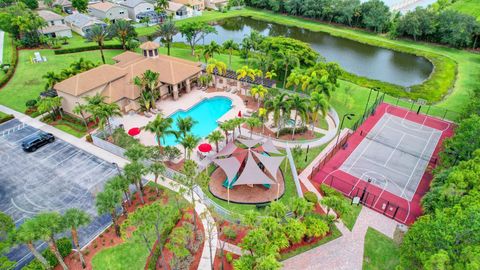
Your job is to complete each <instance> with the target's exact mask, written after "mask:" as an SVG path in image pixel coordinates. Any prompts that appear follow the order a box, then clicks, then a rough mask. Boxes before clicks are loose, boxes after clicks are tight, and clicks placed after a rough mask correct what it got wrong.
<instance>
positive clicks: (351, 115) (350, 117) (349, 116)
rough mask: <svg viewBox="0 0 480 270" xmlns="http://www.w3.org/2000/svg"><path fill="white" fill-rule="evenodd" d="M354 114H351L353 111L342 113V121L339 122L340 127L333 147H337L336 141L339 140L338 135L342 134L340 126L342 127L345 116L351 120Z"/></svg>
mask: <svg viewBox="0 0 480 270" xmlns="http://www.w3.org/2000/svg"><path fill="white" fill-rule="evenodd" d="M354 116H355V114H353V113H346V114H344V115H343V117H342V122H340V129H339V132H338V136H337V142H336V143H335V148H337V145H338V141H339V140H340V135H342V128H343V123H344V122H345V118H347V119H348V120H352V117H354ZM335 148H334V149H335Z"/></svg>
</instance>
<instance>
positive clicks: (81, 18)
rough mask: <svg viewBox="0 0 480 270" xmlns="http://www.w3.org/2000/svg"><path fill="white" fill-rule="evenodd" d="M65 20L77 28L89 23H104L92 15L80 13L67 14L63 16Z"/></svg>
mask: <svg viewBox="0 0 480 270" xmlns="http://www.w3.org/2000/svg"><path fill="white" fill-rule="evenodd" d="M65 21H66V22H68V23H71V24H73V25H75V26H77V27H79V28H82V27H84V26H87V25H90V24H105V23H104V22H102V21H100V20H98V19H96V18H94V17H91V16H88V15H85V14H82V13H75V14H72V15H69V16H67V17H65Z"/></svg>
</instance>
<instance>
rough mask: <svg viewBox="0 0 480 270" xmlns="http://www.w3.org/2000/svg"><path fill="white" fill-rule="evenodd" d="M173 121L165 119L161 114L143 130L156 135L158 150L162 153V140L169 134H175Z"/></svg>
mask: <svg viewBox="0 0 480 270" xmlns="http://www.w3.org/2000/svg"><path fill="white" fill-rule="evenodd" d="M172 123H173V120H172V119H171V118H164V117H163V116H162V115H161V114H157V117H155V119H154V120H153V121H150V122H148V124H147V125H146V126H144V127H143V128H142V129H143V130H146V131H150V132H152V133H153V134H155V138H156V139H155V140H156V141H157V144H158V148H159V149H160V151H162V143H161V140H162V139H164V137H165V136H166V135H168V134H173V130H172V129H171V127H172Z"/></svg>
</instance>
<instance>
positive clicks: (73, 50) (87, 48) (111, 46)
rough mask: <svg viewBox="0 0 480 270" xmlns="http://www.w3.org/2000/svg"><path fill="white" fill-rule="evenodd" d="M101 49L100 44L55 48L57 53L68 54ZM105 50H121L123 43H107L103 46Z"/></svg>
mask: <svg viewBox="0 0 480 270" xmlns="http://www.w3.org/2000/svg"><path fill="white" fill-rule="evenodd" d="M98 49H100V47H98V45H91V46H84V47H78V48H69V49H59V50H54V52H55V54H67V53H77V52H85V51H95V50H98ZM103 49H104V50H121V49H123V48H122V45H121V44H106V45H104V46H103Z"/></svg>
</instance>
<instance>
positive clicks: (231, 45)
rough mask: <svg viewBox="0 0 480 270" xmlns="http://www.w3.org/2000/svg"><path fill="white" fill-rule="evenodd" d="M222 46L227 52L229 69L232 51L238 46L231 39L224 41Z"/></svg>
mask: <svg viewBox="0 0 480 270" xmlns="http://www.w3.org/2000/svg"><path fill="white" fill-rule="evenodd" d="M222 46H223V49H224V50H225V51H228V68H231V67H232V54H233V51H235V50H238V49H239V46H238V44H237V43H235V41H233V39H229V40H226V41H225V42H223V45H222Z"/></svg>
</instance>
